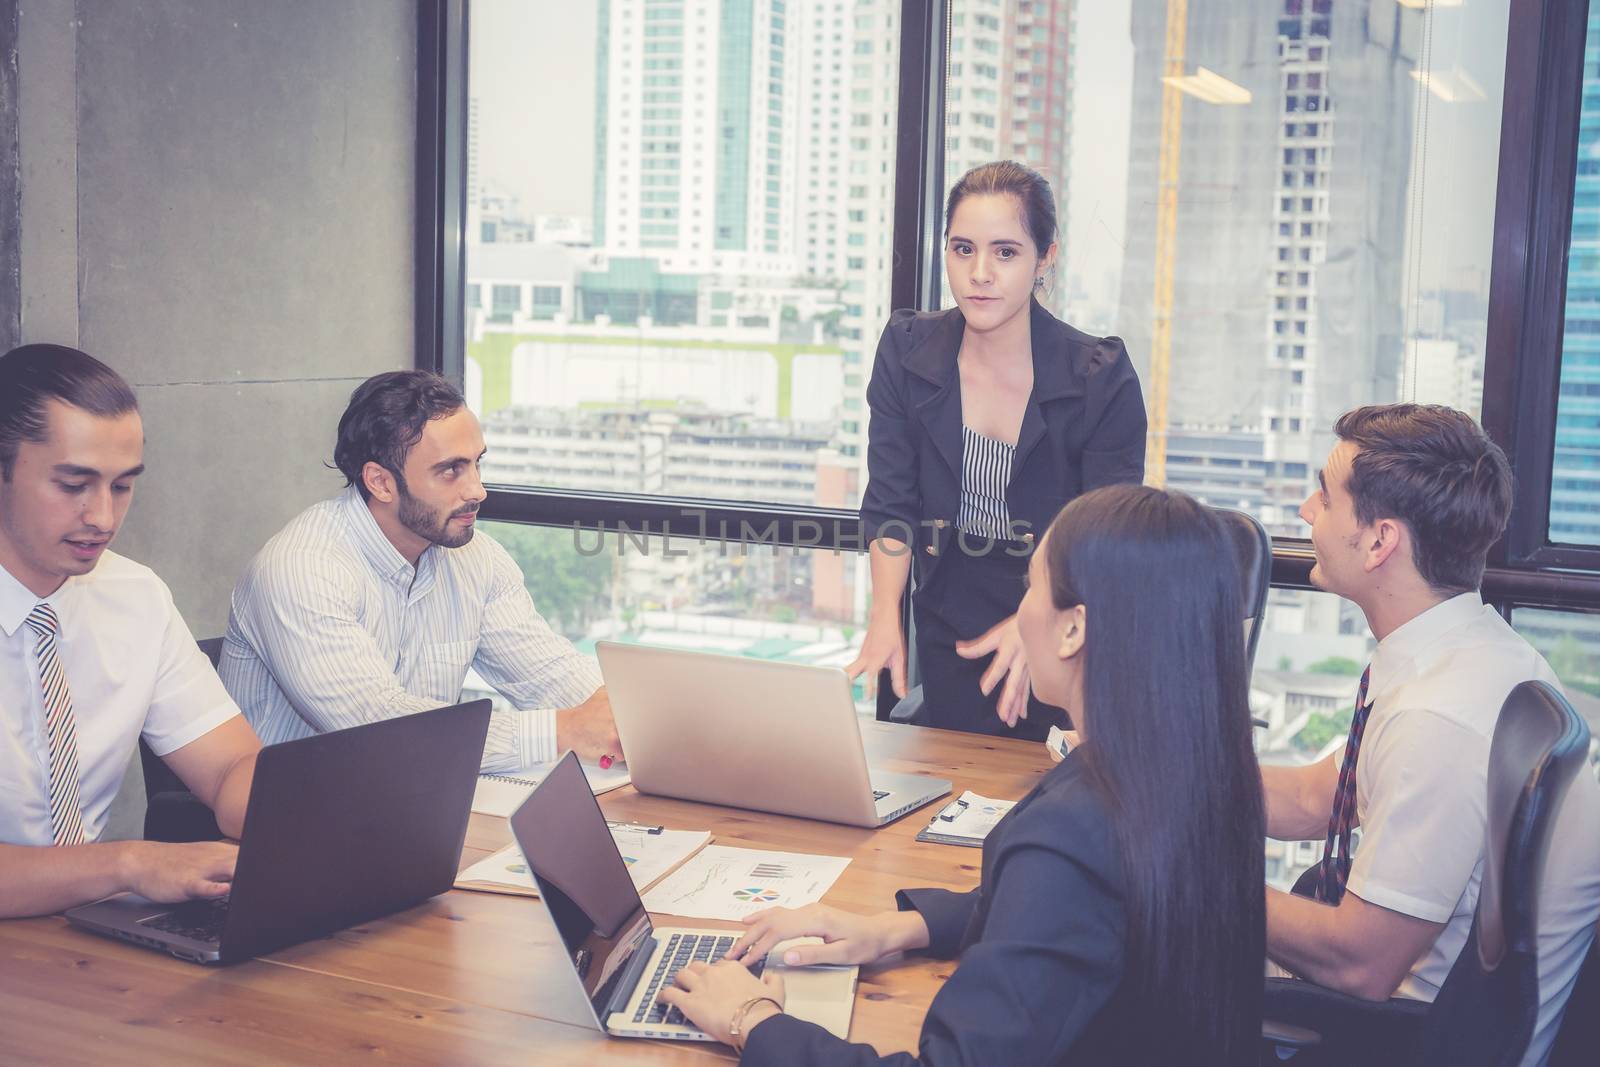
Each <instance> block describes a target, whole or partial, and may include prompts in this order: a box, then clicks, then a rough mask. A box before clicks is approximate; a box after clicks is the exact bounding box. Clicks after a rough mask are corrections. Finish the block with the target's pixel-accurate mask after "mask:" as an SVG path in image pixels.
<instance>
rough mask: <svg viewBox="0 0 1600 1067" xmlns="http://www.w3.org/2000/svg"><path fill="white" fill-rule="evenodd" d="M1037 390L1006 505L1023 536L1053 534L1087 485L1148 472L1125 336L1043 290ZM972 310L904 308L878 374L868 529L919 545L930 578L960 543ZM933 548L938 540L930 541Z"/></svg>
mask: <svg viewBox="0 0 1600 1067" xmlns="http://www.w3.org/2000/svg"><path fill="white" fill-rule="evenodd" d="M1031 315H1032V318H1031V321H1030V329H1031V331H1032V338H1033V393H1032V395H1030V396H1029V397H1028V407H1027V410H1026V411H1025V412H1024V413H1023V416H1022V429H1021V431H1020V432H1019V433H1018V435H1017V447H1016V452H1015V454H1014V456H1013V458H1012V461H1011V485H1010V487H1009V488H1008V489H1007V491H1006V506H1007V510H1008V511H1009V512H1010V515H1011V523H1012V529H1013V530H1014V531H1015V533H1014V536H1013V538H1012V540H1017V541H1032V540H1033V539H1034V538H1036V537H1038V536H1040V535H1042V534H1043V533H1044V531H1045V528H1046V527H1047V526H1049V524H1050V521H1051V520H1052V519H1054V518H1055V517H1056V513H1057V512H1058V511H1060V510H1061V508H1062V506H1063V505H1065V504H1066V503H1067V501H1069V500H1071V499H1072V498H1073V497H1075V496H1077V495H1078V494H1080V493H1083V492H1086V491H1088V490H1090V489H1097V488H1099V487H1100V486H1102V485H1112V484H1115V483H1117V482H1138V481H1141V480H1142V479H1143V478H1144V445H1145V414H1144V397H1143V396H1142V395H1141V394H1140V392H1139V378H1138V375H1136V374H1135V373H1134V371H1133V364H1132V363H1131V362H1129V360H1128V351H1127V349H1126V348H1124V347H1123V344H1122V342H1121V341H1120V340H1119V339H1117V338H1115V337H1091V336H1090V335H1089V334H1086V333H1084V332H1083V331H1081V330H1076V329H1074V328H1072V327H1071V326H1068V325H1067V324H1066V323H1064V322H1062V321H1061V320H1060V319H1057V318H1056V317H1055V316H1053V315H1051V314H1050V313H1049V312H1048V311H1046V310H1045V309H1044V308H1042V307H1040V306H1039V303H1038V301H1033V306H1032V311H1031ZM965 329H966V320H965V319H964V318H963V317H962V315H961V310H960V309H959V308H951V309H950V310H948V311H939V312H918V311H896V312H895V313H894V314H893V315H892V316H890V318H889V325H888V326H887V327H886V328H885V329H884V331H883V337H882V339H880V340H879V342H878V354H877V358H876V361H875V362H874V363H873V365H872V380H871V381H870V382H869V383H868V385H867V404H868V406H869V407H870V408H871V409H872V416H871V420H870V421H869V423H868V427H867V472H868V480H867V490H866V493H865V495H864V497H863V499H862V501H861V536H862V539H863V541H864V542H866V543H869V544H870V543H871V542H872V541H874V540H876V539H877V538H878V537H880V536H888V537H891V538H894V539H895V540H897V541H904V542H905V543H907V544H910V545H914V546H915V549H916V552H915V558H916V559H917V561H918V566H919V570H918V580H919V581H920V582H923V583H924V584H925V583H926V582H927V581H928V579H929V578H930V577H931V576H932V574H933V572H934V570H935V569H936V567H937V565H938V562H939V560H940V559H941V558H943V557H944V556H945V555H946V554H947V553H948V551H949V550H950V549H951V542H952V539H953V538H954V536H955V521H956V516H957V513H958V511H959V508H960V504H961V426H962V419H961V375H960V373H959V372H958V370H957V367H956V356H957V355H958V354H959V353H960V351H961V337H962V334H963V332H964V331H965ZM930 547H931V548H932V551H931V552H930V551H929V548H930Z"/></svg>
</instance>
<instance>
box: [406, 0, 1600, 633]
mask: <svg viewBox="0 0 1600 1067" xmlns="http://www.w3.org/2000/svg"><path fill="white" fill-rule="evenodd" d="M469 6H470V5H469V2H468V0H421V2H420V3H419V5H418V48H417V53H418V64H417V174H416V180H417V236H416V295H417V299H416V337H417V351H416V365H417V366H418V367H421V368H425V369H430V370H434V371H437V372H438V373H440V374H443V375H444V376H445V377H447V378H450V379H451V380H453V381H455V382H457V383H458V384H459V383H460V382H461V380H462V376H463V373H464V366H465V335H464V327H463V323H464V321H465V304H466V270H465V255H466V242H465V232H464V227H465V222H466V210H465V201H466V125H467V91H466V88H467V69H466V68H467V55H468V50H467V35H468V32H469V28H470V27H469ZM950 8H951V3H950V0H902V2H901V15H900V74H899V101H898V105H897V107H898V114H897V129H896V137H897V153H896V162H895V169H896V173H895V180H894V188H895V202H894V205H893V212H894V216H893V217H894V228H893V253H894V256H893V261H894V266H893V269H892V275H891V280H890V294H891V299H892V303H893V304H894V306H896V307H916V308H920V309H923V310H933V309H935V308H937V306H938V303H939V299H940V289H941V284H942V278H941V275H940V270H941V261H940V255H939V238H940V233H941V230H942V220H941V217H940V214H941V211H940V209H941V200H942V196H943V189H944V147H945V138H944V115H945V111H946V100H945V82H946V73H947V71H948V69H949V64H950V40H951V23H950V16H951V11H950ZM1587 17H1588V10H1587V5H1580V4H1570V3H1562V2H1560V0H1511V4H1510V16H1509V25H1508V37H1507V47H1506V75H1505V90H1504V98H1503V101H1502V119H1501V134H1500V152H1499V157H1498V164H1497V165H1498V182H1497V188H1496V204H1495V215H1494V234H1493V246H1492V247H1493V251H1492V257H1491V275H1490V295H1489V321H1488V336H1487V342H1486V356H1485V361H1484V397H1483V415H1482V423H1483V426H1484V429H1485V430H1486V431H1487V432H1488V433H1489V435H1490V437H1491V438H1493V439H1494V440H1495V441H1496V442H1497V443H1499V444H1500V445H1501V446H1502V447H1503V448H1504V449H1505V450H1506V454H1507V456H1508V458H1509V459H1510V461H1511V465H1512V471H1513V474H1514V476H1515V478H1516V490H1515V499H1514V505H1513V509H1512V514H1511V521H1510V525H1509V527H1508V529H1507V531H1506V534H1505V536H1504V537H1503V538H1502V540H1501V541H1500V542H1499V543H1497V544H1496V545H1495V546H1494V548H1493V549H1492V550H1491V553H1490V558H1489V564H1490V566H1489V569H1488V571H1487V572H1486V573H1485V576H1484V582H1483V595H1484V598H1485V600H1486V601H1488V602H1490V603H1492V604H1494V605H1495V606H1496V607H1497V608H1498V609H1499V610H1501V612H1502V613H1505V614H1507V615H1508V616H1509V614H1510V612H1511V611H1512V610H1513V609H1514V608H1517V607H1527V608H1545V609H1555V610H1579V611H1584V610H1588V611H1596V610H1600V546H1595V547H1584V546H1574V545H1555V544H1551V543H1550V542H1549V503H1550V478H1551V469H1552V459H1553V452H1554V444H1555V423H1556V404H1557V400H1558V387H1559V380H1560V352H1561V335H1562V327H1563V317H1564V309H1563V305H1564V302H1565V288H1566V284H1565V283H1566V254H1567V244H1568V238H1569V230H1570V227H1571V221H1572V210H1573V205H1572V196H1573V188H1574V185H1573V182H1574V178H1575V173H1576V157H1577V122H1578V109H1579V106H1580V100H1581V93H1582V74H1583V59H1584V50H1585V44H1586V38H1587V33H1586V27H1587ZM482 514H483V517H484V518H485V519H489V520H494V521H504V522H519V523H527V524H533V525H542V526H559V527H567V528H574V527H577V528H582V529H586V530H608V531H616V530H618V529H619V528H621V527H624V526H625V527H627V528H629V529H631V530H633V531H635V532H638V531H641V530H644V529H648V530H650V531H652V532H659V531H660V530H662V529H663V524H664V523H669V524H671V528H672V529H673V531H674V534H676V533H677V532H678V531H679V524H680V523H683V522H684V521H686V517H688V521H693V522H699V521H701V520H700V519H699V518H698V517H699V516H702V515H703V516H704V517H705V518H704V521H705V522H707V523H709V524H710V527H711V528H718V525H719V524H720V523H726V524H727V528H730V529H738V528H739V523H740V522H741V521H745V522H749V523H750V524H751V525H753V526H756V527H757V528H760V529H763V530H767V529H771V530H774V531H775V532H776V534H777V539H776V542H775V543H777V544H780V545H782V546H785V547H801V548H821V549H849V550H858V549H859V548H860V547H861V546H860V544H859V541H860V520H859V513H858V512H857V511H855V510H851V509H837V508H823V507H798V506H788V505H780V504H770V503H763V502H748V503H746V502H741V501H729V500H699V499H688V498H677V497H662V496H654V495H648V494H616V493H595V492H584V491H581V490H570V489H549V488H536V487H526V486H508V485H491V486H490V487H489V497H488V499H487V500H486V501H485V502H484V505H483V509H482ZM694 530H695V527H694V526H691V527H689V530H688V531H687V532H690V533H692V532H694ZM819 530H820V531H821V532H820V534H819V533H818V532H817V531H819ZM1312 562H1313V557H1312V553H1311V548H1310V542H1309V541H1308V540H1305V539H1302V538H1286V537H1277V538H1274V539H1273V568H1272V584H1273V586H1274V587H1277V588H1285V589H1313V588H1314V586H1312V585H1311V583H1310V579H1309V574H1310V570H1311V564H1312Z"/></svg>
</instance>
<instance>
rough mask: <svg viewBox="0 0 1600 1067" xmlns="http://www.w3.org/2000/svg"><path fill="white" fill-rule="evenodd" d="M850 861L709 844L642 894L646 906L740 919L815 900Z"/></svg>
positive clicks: (652, 909) (657, 910)
mask: <svg viewBox="0 0 1600 1067" xmlns="http://www.w3.org/2000/svg"><path fill="white" fill-rule="evenodd" d="M849 865H850V859H849V857H847V856H809V855H804V854H801V853H798V852H767V851H765V850H761V849H750V848H730V847H728V846H726V845H711V846H709V847H707V848H704V849H701V850H700V852H699V854H698V855H696V856H695V857H694V859H692V860H690V861H689V862H688V863H685V864H684V865H683V866H682V867H679V868H678V869H677V870H676V871H674V872H672V874H670V875H668V876H667V877H666V878H664V879H662V881H661V882H660V883H659V884H657V885H656V887H655V888H654V889H652V890H650V892H648V893H646V894H644V906H645V910H646V911H650V912H655V913H657V914H661V915H676V916H681V917H683V918H687V919H732V920H739V919H743V918H744V917H745V916H746V915H752V914H754V913H755V912H758V911H763V910H765V909H767V908H779V907H782V908H798V907H802V906H804V905H806V904H815V903H816V902H817V901H819V900H821V899H822V896H823V894H824V893H826V892H827V891H828V890H829V889H830V888H832V887H833V883H834V882H836V881H838V880H839V875H841V874H843V873H844V869H845V868H846V867H848V866H849Z"/></svg>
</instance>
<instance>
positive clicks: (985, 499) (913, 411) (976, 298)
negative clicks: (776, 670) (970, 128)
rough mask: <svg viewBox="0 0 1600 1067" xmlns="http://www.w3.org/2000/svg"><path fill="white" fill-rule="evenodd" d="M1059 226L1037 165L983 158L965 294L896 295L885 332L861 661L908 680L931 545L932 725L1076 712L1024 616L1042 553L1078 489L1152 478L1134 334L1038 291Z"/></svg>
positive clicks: (857, 667)
mask: <svg viewBox="0 0 1600 1067" xmlns="http://www.w3.org/2000/svg"><path fill="white" fill-rule="evenodd" d="M1055 234H1056V209H1055V202H1054V200H1053V199H1052V197H1051V195H1050V185H1049V183H1048V182H1046V181H1045V180H1044V179H1043V178H1042V177H1040V176H1039V175H1038V174H1036V173H1035V172H1033V171H1032V170H1029V169H1028V168H1027V167H1024V166H1023V165H1022V164H1020V163H1013V162H1009V161H1007V162H999V163H986V164H984V165H983V166H981V167H977V168H974V169H973V170H971V171H968V172H967V174H966V175H965V176H964V177H963V178H962V179H961V180H960V181H959V182H957V183H956V185H955V188H953V189H952V190H950V200H949V203H948V205H947V206H946V209H945V253H944V260H945V271H946V273H947V274H948V276H949V280H950V291H951V293H952V294H953V295H954V297H955V302H956V306H955V307H954V308H951V309H950V310H948V311H941V312H933V313H920V312H914V311H897V312H895V313H894V315H893V316H892V317H891V318H890V319H889V325H888V326H887V327H886V328H885V329H884V331H883V338H882V339H881V340H880V341H879V342H878V354H877V358H876V360H875V362H874V363H873V367H872V379H871V382H870V383H869V384H868V386H867V404H868V406H869V407H870V408H871V412H872V415H871V420H870V422H869V424H868V435H867V436H868V444H867V473H868V482H867V490H866V494H865V496H864V498H863V500H862V502H861V526H862V538H863V540H864V541H866V542H867V543H868V544H869V545H870V546H871V547H870V556H871V566H872V613H871V618H870V621H869V623H868V626H867V633H866V638H865V640H864V641H863V643H862V646H861V654H860V655H859V656H857V657H856V659H855V661H854V662H853V663H851V664H850V666H849V667H848V668H846V670H847V672H848V673H849V675H850V677H851V678H855V677H857V676H859V675H860V674H862V673H864V672H870V673H871V674H872V675H873V676H874V677H876V675H877V673H878V672H879V671H881V670H883V669H885V668H887V669H888V670H889V672H890V677H891V679H892V683H893V686H894V691H895V694H896V695H897V696H901V697H903V696H905V695H906V637H905V632H904V629H903V627H902V626H901V619H900V601H901V597H902V595H903V594H904V592H905V588H906V581H907V579H908V577H909V575H910V573H911V569H912V560H913V559H914V560H915V561H916V572H917V584H916V592H915V594H914V596H913V598H912V604H913V610H914V613H915V622H916V636H917V662H918V667H919V671H920V673H921V677H922V693H923V707H924V712H923V716H922V720H921V721H924V722H926V723H927V724H928V725H931V726H941V727H945V728H948V729H958V730H971V731H974V732H978V733H989V734H1002V735H1009V736H1018V737H1025V738H1033V739H1042V738H1043V737H1044V736H1045V734H1046V733H1047V732H1048V730H1049V728H1050V726H1051V725H1052V723H1062V722H1064V717H1063V716H1062V715H1061V713H1060V712H1059V711H1054V710H1047V709H1046V708H1044V706H1043V705H1041V704H1040V703H1039V702H1038V701H1036V700H1035V701H1030V700H1029V695H1028V668H1027V663H1026V660H1025V658H1024V657H1023V655H1022V642H1021V640H1020V638H1019V637H1018V635H1017V626H1016V619H1015V616H1014V612H1015V611H1016V606H1017V601H1019V600H1020V599H1021V598H1022V578H1023V575H1024V574H1026V572H1027V566H1028V557H1029V556H1030V555H1032V553H1033V547H1034V541H1035V538H1036V537H1037V535H1038V534H1040V533H1042V532H1043V530H1044V527H1045V525H1046V524H1047V523H1048V522H1049V521H1050V520H1051V519H1052V518H1054V517H1055V514H1056V512H1058V511H1060V510H1061V506H1062V505H1063V504H1065V503H1066V502H1067V501H1069V500H1071V499H1072V498H1073V497H1075V496H1077V495H1078V494H1079V493H1082V492H1086V491H1087V490H1090V489H1094V488H1097V487H1099V486H1102V485H1111V484H1113V483H1116V482H1138V481H1141V480H1142V479H1143V477H1144V446H1145V412H1144V399H1143V397H1142V396H1141V395H1140V392H1139V380H1138V378H1137V377H1136V376H1135V374H1134V372H1133V365H1132V364H1131V363H1130V362H1129V361H1128V353H1127V350H1126V349H1124V348H1123V345H1122V342H1121V341H1120V340H1118V339H1117V338H1115V337H1091V336H1089V335H1088V334H1085V333H1083V332H1081V331H1079V330H1075V329H1073V328H1072V327H1071V326H1068V325H1067V324H1066V323H1064V322H1061V321H1060V320H1058V319H1056V318H1054V317H1053V316H1052V315H1051V314H1050V313H1049V312H1048V311H1046V310H1045V309H1044V308H1043V307H1041V306H1040V305H1039V303H1038V301H1037V300H1036V299H1034V294H1035V293H1036V292H1038V291H1039V290H1040V289H1041V288H1043V286H1044V284H1045V278H1046V277H1047V276H1049V275H1050V274H1051V272H1052V271H1053V269H1054V266H1055V259H1056V252H1057V246H1056V240H1055ZM1002 683H1003V684H1002Z"/></svg>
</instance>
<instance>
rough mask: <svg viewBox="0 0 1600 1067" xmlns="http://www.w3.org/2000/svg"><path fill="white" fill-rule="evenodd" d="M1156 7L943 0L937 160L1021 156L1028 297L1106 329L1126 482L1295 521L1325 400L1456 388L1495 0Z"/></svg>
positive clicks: (1492, 148) (1467, 360)
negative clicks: (947, 10) (1175, 17)
mask: <svg viewBox="0 0 1600 1067" xmlns="http://www.w3.org/2000/svg"><path fill="white" fill-rule="evenodd" d="M1169 7H1170V5H1169V4H1168V2H1167V0H1101V2H1097V3H1094V4H1083V3H1076V2H1074V0H1020V2H1017V3H1003V2H1001V0H953V2H952V6H951V12H952V16H951V17H952V28H951V34H952V37H951V42H950V64H949V78H948V89H947V107H946V118H945V122H946V129H945V134H946V137H945V184H946V188H947V189H948V187H949V186H950V185H952V184H954V182H955V181H956V180H957V179H958V178H959V177H960V176H961V174H962V173H964V172H965V171H966V170H967V169H968V168H969V167H972V166H975V165H977V164H979V163H982V162H985V161H987V160H991V159H997V158H999V159H1004V158H1014V159H1019V160H1022V161H1024V162H1027V163H1029V164H1030V165H1031V166H1033V167H1035V168H1036V169H1038V170H1039V171H1040V172H1041V173H1042V174H1044V175H1045V177H1046V178H1048V179H1049V181H1050V183H1051V185H1052V187H1053V188H1054V190H1055V193H1056V199H1057V202H1058V206H1059V211H1060V241H1061V255H1060V262H1059V266H1058V268H1057V270H1056V273H1055V276H1054V278H1053V279H1052V280H1051V284H1050V286H1049V288H1048V289H1047V291H1046V295H1045V301H1046V303H1047V304H1049V305H1050V306H1051V308H1052V310H1054V311H1055V312H1056V313H1057V314H1058V315H1062V316H1063V317H1065V318H1066V319H1067V320H1068V321H1070V322H1072V323H1073V324H1075V325H1077V326H1079V327H1081V328H1082V329H1085V330H1087V331H1089V332H1091V333H1096V334H1115V335H1117V336H1120V337H1122V338H1123V339H1124V340H1125V341H1126V343H1127V346H1128V351H1129V354H1130V356H1131V357H1132V359H1133V361H1134V365H1135V366H1136V367H1137V368H1138V369H1139V376H1140V379H1141V382H1142V383H1143V385H1144V391H1145V399H1146V403H1147V405H1148V406H1149V408H1150V424H1151V429H1152V433H1151V438H1150V449H1149V461H1148V471H1149V476H1150V479H1151V480H1152V481H1154V482H1158V483H1164V484H1166V485H1170V486H1172V487H1175V488H1180V489H1184V490H1187V491H1189V492H1192V493H1195V494H1196V495H1198V496H1200V497H1201V498H1203V499H1205V500H1207V501H1208V502H1210V503H1213V504H1218V505H1223V506H1227V507H1236V508H1240V509H1243V510H1246V511H1249V512H1251V513H1252V514H1254V515H1256V516H1257V517H1258V518H1260V519H1261V520H1262V521H1263V522H1265V523H1266V524H1267V526H1268V528H1269V529H1270V530H1272V532H1273V533H1276V534H1281V535H1288V536H1293V537H1299V536H1303V535H1304V529H1303V527H1302V526H1301V525H1300V523H1299V521H1298V519H1297V518H1296V515H1295V511H1296V509H1297V508H1298V506H1299V504H1300V502H1301V501H1302V500H1303V499H1304V498H1305V495H1306V492H1307V491H1308V489H1309V487H1310V484H1311V481H1312V480H1314V478H1315V474H1316V471H1317V469H1318V467H1320V466H1321V463H1322V460H1323V457H1324V456H1325V455H1326V453H1327V451H1328V449H1329V447H1331V444H1332V441H1333V438H1332V432H1331V431H1332V425H1333V421H1334V419H1335V418H1336V417H1337V416H1338V415H1339V414H1340V413H1341V412H1343V411H1345V410H1347V409H1349V408H1352V407H1356V406H1359V405H1361V404H1368V403H1386V402H1391V401H1394V400H1400V399H1408V400H1420V401H1427V402H1434V403H1443V404H1449V405H1451V406H1454V407H1458V408H1461V409H1463V410H1466V411H1470V412H1472V413H1473V414H1474V415H1476V414H1477V413H1478V409H1479V403H1480V397H1481V394H1482V389H1483V366H1484V350H1485V337H1486V328H1487V321H1488V306H1489V273H1490V255H1491V248H1492V241H1493V236H1494V233H1493V219H1494V204H1495V188H1496V175H1495V170H1494V167H1493V166H1485V165H1484V164H1485V161H1490V160H1493V159H1494V158H1495V157H1496V155H1497V152H1498V147H1499V142H1500V100H1501V95H1502V82H1503V73H1504V66H1505V57H1506V36H1507V27H1508V18H1509V0H1479V2H1475V3H1471V4H1465V5H1454V6H1452V5H1445V4H1426V5H1424V4H1420V3H1418V4H1406V3H1394V2H1392V0H1390V2H1385V3H1377V4H1373V3H1369V2H1367V0H1361V2H1358V3H1357V2H1349V0H1331V2H1329V3H1316V4H1313V3H1309V2H1304V0H1273V2H1263V0H1256V2H1252V3H1240V2H1239V0H1189V3H1188V4H1187V13H1188V18H1187V23H1186V25H1185V26H1184V27H1183V28H1182V30H1181V31H1180V32H1178V33H1177V34H1176V37H1175V38H1174V35H1173V33H1172V32H1171V31H1169V27H1168V25H1167V15H1168V10H1169ZM1174 39H1176V40H1177V41H1178V42H1179V44H1180V47H1181V49H1182V51H1181V61H1180V60H1178V59H1176V58H1173V57H1171V56H1169V54H1168V49H1169V47H1170V45H1171V42H1172V41H1173V40H1174ZM946 299H948V295H947V297H946Z"/></svg>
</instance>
